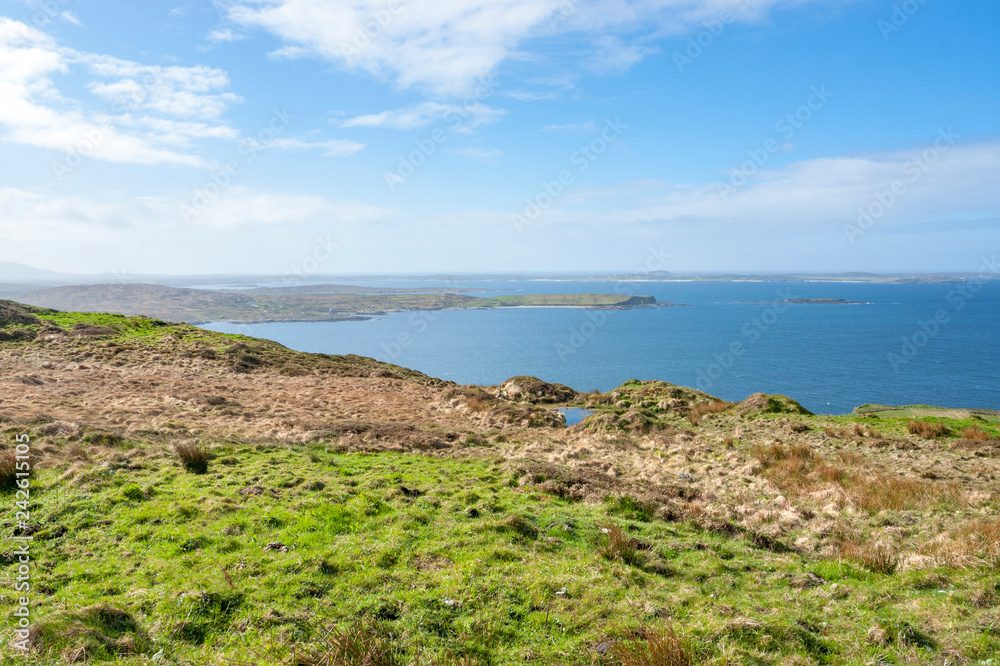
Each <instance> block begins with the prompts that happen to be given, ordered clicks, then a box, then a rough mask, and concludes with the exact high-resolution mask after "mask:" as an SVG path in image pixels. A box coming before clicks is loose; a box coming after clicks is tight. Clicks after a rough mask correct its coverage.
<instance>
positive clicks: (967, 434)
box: [962, 425, 992, 442]
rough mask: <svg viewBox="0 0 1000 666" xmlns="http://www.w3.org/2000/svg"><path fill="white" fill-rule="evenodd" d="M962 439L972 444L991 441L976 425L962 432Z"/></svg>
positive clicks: (988, 434)
mask: <svg viewBox="0 0 1000 666" xmlns="http://www.w3.org/2000/svg"><path fill="white" fill-rule="evenodd" d="M962 439H968V440H971V441H973V442H988V441H990V440H991V439H992V437H990V433H988V432H986V431H985V430H983V429H982V428H980V427H979V426H977V425H971V426H969V427H968V428H966V429H965V430H963V431H962Z"/></svg>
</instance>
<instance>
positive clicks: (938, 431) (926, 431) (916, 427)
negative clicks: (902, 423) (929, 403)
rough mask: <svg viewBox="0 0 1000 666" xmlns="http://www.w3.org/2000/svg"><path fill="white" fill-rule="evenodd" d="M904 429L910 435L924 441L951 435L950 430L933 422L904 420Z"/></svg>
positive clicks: (941, 424)
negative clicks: (921, 438)
mask: <svg viewBox="0 0 1000 666" xmlns="http://www.w3.org/2000/svg"><path fill="white" fill-rule="evenodd" d="M906 429H907V430H909V431H910V434H913V435H919V436H920V437H923V438H925V439H937V438H939V437H944V436H946V435H949V434H951V429H950V428H949V427H948V426H946V425H945V424H943V423H936V422H934V421H914V420H913V419H906Z"/></svg>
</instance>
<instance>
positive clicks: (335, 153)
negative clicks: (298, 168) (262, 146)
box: [267, 138, 365, 157]
mask: <svg viewBox="0 0 1000 666" xmlns="http://www.w3.org/2000/svg"><path fill="white" fill-rule="evenodd" d="M267 147H268V148H277V149H278V150H299V151H303V150H320V151H321V154H322V155H324V156H325V157H347V156H349V155H353V154H354V153H356V152H358V151H359V150H364V147H365V144H363V143H357V142H356V141H346V140H344V139H331V140H329V141H302V140H301V139H290V138H278V139H274V140H273V141H270V142H268V144H267Z"/></svg>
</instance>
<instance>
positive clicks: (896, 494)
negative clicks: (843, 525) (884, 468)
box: [850, 474, 965, 514]
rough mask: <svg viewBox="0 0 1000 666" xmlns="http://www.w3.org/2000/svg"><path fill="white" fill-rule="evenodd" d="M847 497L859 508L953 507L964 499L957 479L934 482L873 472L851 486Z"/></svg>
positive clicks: (888, 509) (882, 509) (874, 509)
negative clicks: (951, 481)
mask: <svg viewBox="0 0 1000 666" xmlns="http://www.w3.org/2000/svg"><path fill="white" fill-rule="evenodd" d="M850 494H851V497H852V499H853V500H854V503H855V505H856V506H857V507H858V508H859V509H861V510H862V511H867V512H868V513H871V514H876V513H879V512H880V511H908V510H913V509H933V508H940V509H954V508H958V507H959V506H961V505H962V504H963V503H964V502H965V494H964V493H963V492H962V488H961V486H960V485H959V484H958V483H954V482H953V483H935V482H933V481H927V480H924V479H917V478H912V477H898V476H888V475H884V474H883V475H873V476H869V477H867V478H865V479H861V480H859V482H858V483H856V484H853V486H852V488H851V493H850Z"/></svg>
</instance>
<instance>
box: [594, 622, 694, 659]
mask: <svg viewBox="0 0 1000 666" xmlns="http://www.w3.org/2000/svg"><path fill="white" fill-rule="evenodd" d="M608 652H609V656H610V657H611V660H610V663H611V664H614V665H615V666H692V665H693V664H694V663H695V658H694V656H693V654H692V652H691V648H690V646H689V645H688V643H687V641H685V640H683V639H681V638H680V637H679V636H678V635H677V634H676V633H675V632H674V630H673V628H672V627H669V626H668V627H667V628H666V629H663V630H659V631H656V630H653V629H644V630H642V631H640V632H638V636H635V637H633V638H630V639H626V640H623V641H618V642H616V643H615V644H614V645H613V646H612V647H611V649H610V650H609V651H608Z"/></svg>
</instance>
